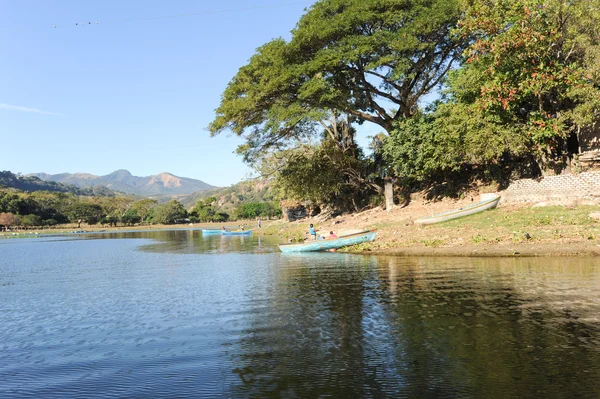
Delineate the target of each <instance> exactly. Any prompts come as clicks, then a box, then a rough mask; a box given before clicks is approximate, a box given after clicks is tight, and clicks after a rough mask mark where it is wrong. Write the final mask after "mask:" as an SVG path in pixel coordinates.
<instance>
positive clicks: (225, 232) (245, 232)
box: [223, 230, 252, 236]
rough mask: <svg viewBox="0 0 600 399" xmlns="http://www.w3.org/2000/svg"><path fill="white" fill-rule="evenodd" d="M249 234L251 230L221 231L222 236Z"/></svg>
mask: <svg viewBox="0 0 600 399" xmlns="http://www.w3.org/2000/svg"><path fill="white" fill-rule="evenodd" d="M250 234H252V230H242V231H229V230H225V231H224V232H223V235H224V236H249V235H250Z"/></svg>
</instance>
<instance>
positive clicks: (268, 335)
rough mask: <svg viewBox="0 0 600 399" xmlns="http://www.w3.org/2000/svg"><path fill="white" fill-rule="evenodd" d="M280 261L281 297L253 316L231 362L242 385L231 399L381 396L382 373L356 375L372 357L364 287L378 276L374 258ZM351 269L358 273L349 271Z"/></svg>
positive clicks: (286, 258)
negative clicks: (377, 378)
mask: <svg viewBox="0 0 600 399" xmlns="http://www.w3.org/2000/svg"><path fill="white" fill-rule="evenodd" d="M281 261H282V265H281V267H282V271H281V279H280V280H278V285H281V287H279V289H278V290H277V295H276V296H274V297H273V298H272V301H270V302H269V303H268V305H267V306H268V308H267V309H262V310H261V311H257V312H256V313H255V314H253V315H252V324H251V325H250V327H249V328H248V329H247V330H246V331H245V333H244V337H243V338H241V339H240V341H239V342H238V343H237V345H238V346H239V350H238V351H236V352H235V355H234V358H233V359H232V360H233V362H234V363H235V364H237V365H238V367H237V368H236V370H235V372H236V373H237V374H238V375H239V378H240V382H239V384H238V385H237V386H234V387H233V388H232V395H233V396H234V397H235V396H238V395H242V396H252V397H269V396H272V397H286V396H292V397H307V398H308V397H319V396H325V397H326V396H333V397H356V396H357V395H359V396H379V393H380V392H379V390H378V387H377V383H376V381H375V380H373V376H374V375H375V372H376V370H375V369H373V370H371V371H372V372H370V373H364V374H363V373H356V371H357V370H368V365H367V364H366V363H365V362H366V361H367V360H368V358H369V356H370V355H369V354H367V353H365V345H364V342H363V341H364V335H365V330H364V325H363V321H364V320H363V313H362V312H361V309H362V308H363V299H364V297H365V295H364V292H365V285H364V284H363V282H364V281H366V280H372V279H373V278H374V277H376V274H375V273H374V269H373V267H372V265H369V262H371V263H372V260H371V261H368V258H363V257H352V256H347V255H342V254H316V255H315V256H311V255H308V256H299V257H294V256H286V255H282V256H281ZM365 261H366V263H365ZM307 265H308V267H306V266H307ZM348 267H350V268H351V270H352V272H351V273H344V271H345V270H346V268H348ZM255 331H260V332H261V333H260V334H255Z"/></svg>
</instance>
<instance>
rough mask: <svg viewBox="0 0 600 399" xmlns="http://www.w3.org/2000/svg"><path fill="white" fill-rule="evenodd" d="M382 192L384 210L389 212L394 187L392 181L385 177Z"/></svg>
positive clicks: (392, 202)
mask: <svg viewBox="0 0 600 399" xmlns="http://www.w3.org/2000/svg"><path fill="white" fill-rule="evenodd" d="M384 192H385V210H386V211H387V212H389V211H391V210H392V208H393V207H394V188H393V183H392V180H391V179H385V182H384Z"/></svg>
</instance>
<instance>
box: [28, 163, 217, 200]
mask: <svg viewBox="0 0 600 399" xmlns="http://www.w3.org/2000/svg"><path fill="white" fill-rule="evenodd" d="M28 176H36V177H38V178H40V179H42V180H46V181H55V182H59V183H63V184H72V185H74V186H77V187H81V188H89V187H96V186H104V187H107V188H109V189H111V190H115V191H121V192H123V193H127V194H136V195H141V196H144V197H152V196H161V195H187V194H192V193H196V192H198V191H206V190H210V189H213V188H215V186H211V185H210V184H208V183H205V182H203V181H202V180H196V179H190V178H188V177H179V176H175V175H173V174H171V173H167V172H164V173H159V174H157V175H154V176H146V177H140V176H133V175H132V174H131V173H130V172H129V171H128V170H124V169H119V170H116V171H114V172H112V173H110V174H108V175H105V176H96V175H92V174H89V173H60V174H56V175H51V174H47V173H31V174H29V175H28Z"/></svg>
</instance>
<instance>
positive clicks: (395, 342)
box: [233, 254, 600, 398]
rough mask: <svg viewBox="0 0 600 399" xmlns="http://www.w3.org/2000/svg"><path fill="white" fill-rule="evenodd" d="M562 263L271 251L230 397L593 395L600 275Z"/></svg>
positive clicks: (598, 392)
mask: <svg viewBox="0 0 600 399" xmlns="http://www.w3.org/2000/svg"><path fill="white" fill-rule="evenodd" d="M570 261H573V273H572V272H571V269H570V267H569V266H565V260H564V259H561V260H549V259H525V260H523V259H433V258H423V259H404V258H393V257H389V258H386V257H379V258H377V257H355V256H352V255H344V254H306V255H305V254H300V255H296V256H283V255H282V256H281V263H282V266H283V270H282V273H281V274H280V278H281V281H280V282H279V284H281V286H282V288H281V289H279V290H278V293H279V294H280V295H278V296H277V297H275V298H273V300H272V301H271V303H270V307H269V309H268V311H266V312H264V313H261V314H256V315H255V317H254V318H253V322H252V324H251V326H250V327H249V328H248V329H247V330H246V334H245V337H244V338H242V339H241V340H240V342H239V343H238V346H239V351H236V354H235V356H234V359H233V360H234V363H236V364H239V365H240V366H239V367H237V368H236V369H235V372H236V373H237V374H238V375H239V378H240V381H241V383H239V384H238V385H237V386H235V388H234V392H235V395H242V396H245V395H250V396H290V395H291V396H298V397H316V396H320V395H322V396H333V397H352V396H362V397H386V396H390V397H418V398H423V397H435V398H439V397H443V398H453V397H486V398H507V397H512V398H522V397H551V398H568V397H574V396H577V395H580V396H582V397H598V396H600V386H599V384H598V381H599V379H598V378H599V377H600V371H599V368H598V361H599V360H600V356H599V355H600V352H599V348H600V341H599V338H600V330H599V325H598V323H597V320H596V319H595V318H594V315H597V314H598V311H599V310H600V297H599V294H598V292H597V290H595V288H596V287H597V284H598V282H599V281H600V273H599V271H600V269H599V267H598V263H597V262H594V263H593V264H591V263H590V261H589V260H580V259H570V260H567V262H570ZM306 266H308V267H306ZM548 299H550V300H549V301H548ZM273 326H276V328H273ZM255 331H261V334H255ZM275 376H276V377H275ZM300 381H310V383H309V384H306V383H305V384H303V383H300ZM292 387H294V388H292Z"/></svg>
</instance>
